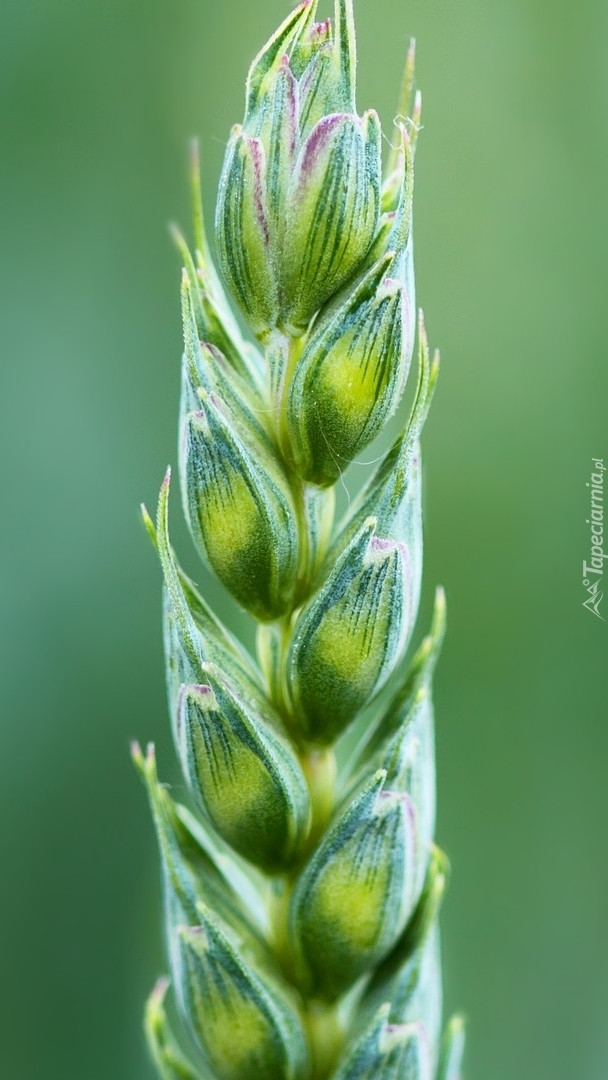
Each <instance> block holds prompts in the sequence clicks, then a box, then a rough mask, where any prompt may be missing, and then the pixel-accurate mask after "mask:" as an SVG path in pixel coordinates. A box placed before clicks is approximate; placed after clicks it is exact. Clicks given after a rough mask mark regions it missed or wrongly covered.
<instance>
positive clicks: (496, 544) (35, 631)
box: [0, 0, 608, 1080]
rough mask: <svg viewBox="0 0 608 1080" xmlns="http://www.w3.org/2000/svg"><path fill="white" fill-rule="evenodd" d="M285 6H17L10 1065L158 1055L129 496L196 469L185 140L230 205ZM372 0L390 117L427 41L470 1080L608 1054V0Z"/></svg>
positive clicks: (5, 43) (458, 936)
mask: <svg viewBox="0 0 608 1080" xmlns="http://www.w3.org/2000/svg"><path fill="white" fill-rule="evenodd" d="M287 7H288V4H287V3H284V2H283V0H258V2H256V3H255V4H253V3H250V2H246V0H223V2H222V3H221V4H219V3H218V4H213V5H211V4H209V3H208V2H207V0H171V2H169V0H146V2H144V0H86V3H78V2H77V0H53V2H51V0H20V2H17V0H8V2H7V0H4V3H3V4H2V32H1V35H0V125H1V147H2V149H1V159H2V163H1V166H0V188H1V210H0V213H1V215H2V220H1V231H0V237H1V255H0V266H1V279H2V286H1V289H0V306H1V308H2V315H1V327H2V330H1V334H2V366H1V373H0V380H1V398H0V401H1V407H2V414H3V418H2V425H1V431H0V440H1V442H2V460H3V462H4V474H3V477H4V480H3V483H4V493H3V497H2V505H3V511H2V528H1V532H0V544H1V552H2V559H1V571H0V572H1V574H2V594H1V595H2V604H1V612H0V633H1V657H2V669H3V674H2V686H1V690H0V694H1V716H2V726H1V740H2V744H1V755H0V799H1V810H0V835H1V850H2V855H1V866H2V877H1V884H0V936H1V938H2V943H1V946H0V955H1V956H2V973H3V975H2V990H1V994H2V1001H1V1002H0V1026H1V1028H2V1032H1V1034H0V1071H1V1072H2V1075H4V1076H6V1077H11V1080H55V1078H58V1080H107V1078H108V1077H110V1076H111V1077H115V1078H120V1080H122V1078H124V1080H150V1078H151V1076H152V1073H151V1070H150V1067H149V1065H148V1063H147V1059H146V1053H145V1048H144V1046H143V1040H142V1037H141V1035H140V1012H141V1003H142V1000H143V998H144V996H145V994H146V993H147V991H148V988H149V986H150V985H151V982H152V980H153V979H154V978H155V976H156V975H157V973H159V972H160V971H161V970H162V966H163V960H162V948H161V945H160V934H159V908H158V903H159V888H158V884H157V867H156V856H155V851H154V845H153V840H152V833H151V826H150V824H149V822H148V816H147V811H146V807H145V800H144V794H143V791H142V789H141V785H140V784H139V782H138V780H137V778H136V776H135V774H134V773H133V770H132V768H131V766H130V763H129V760H128V741H129V739H130V738H132V737H137V738H139V739H141V740H144V741H145V740H148V739H154V740H156V742H157V744H158V747H159V755H160V766H161V770H162V772H163V775H165V776H167V775H173V773H172V770H173V765H172V763H171V750H170V746H169V739H168V733H167V721H166V717H165V699H164V687H163V675H162V661H161V642H160V627H159V588H160V581H159V571H158V568H157V565H156V561H155V558H154V555H153V553H152V551H151V549H150V547H149V545H148V542H147V540H146V538H145V536H144V534H143V530H142V529H141V527H140V524H139V520H138V511H137V507H138V503H139V501H140V499H142V498H143V499H145V500H146V501H147V502H148V503H149V504H154V502H155V498H156V492H157V488H158V485H159V482H160V479H161V477H162V473H163V471H164V468H165V466H166V464H167V462H168V461H174V460H175V449H174V443H175V419H176V407H177V393H178V365H179V354H180V331H179V321H178V281H179V262H178V258H177V256H176V255H175V253H174V251H173V249H172V246H171V243H170V241H169V239H168V236H167V232H166V228H165V225H166V222H167V221H168V220H169V219H172V218H175V219H177V220H178V221H180V222H181V223H183V224H184V225H187V224H188V194H187V183H186V162H187V144H188V140H189V138H190V136H191V135H192V134H195V133H198V134H199V135H200V136H201V141H202V152H203V159H204V182H205V194H206V200H207V207H208V213H209V216H211V214H212V206H213V199H214V195H213V192H214V189H215V185H216V183H217V177H218V173H219V168H220V164H221V159H222V153H223V146H224V144H225V140H226V138H227V134H228V131H229V127H230V125H231V124H232V123H233V122H235V121H237V120H239V119H240V118H241V115H242V108H243V87H244V77H245V74H246V69H247V66H248V63H249V61H250V59H251V58H252V56H253V54H254V52H255V51H256V50H257V49H258V47H259V46H260V45H261V44H262V43H263V41H264V40H265V39H266V37H267V36H268V35H269V34H270V32H271V31H272V30H273V29H274V27H275V25H276V24H277V23H278V22H279V20H280V19H281V18H282V17H283V15H284V14H285V13H286V10H287ZM357 9H358V10H357V16H358V27H359V56H360V64H359V72H360V81H359V104H360V107H364V106H369V105H372V104H373V105H376V106H377V107H378V108H379V110H380V113H381V116H382V118H383V121H384V123H385V125H386V126H389V125H390V122H391V120H392V117H393V114H394V111H395V107H394V102H395V99H396V94H397V90H398V84H399V80H400V73H401V65H402V61H403V57H404V53H405V49H406V44H407V40H408V38H409V36H410V35H411V34H415V35H416V37H417V38H418V46H419V62H418V76H419V84H420V85H421V86H422V87H423V90H424V124H425V131H424V133H423V136H422V139H421V143H420V147H419V156H418V172H417V192H416V208H417V222H416V229H417V271H418V288H419V300H420V301H421V302H422V303H423V304H424V307H425V312H426V317H427V325H428V328H429V333H430V336H431V339H432V342H433V343H438V344H440V345H441V348H442V356H443V372H442V376H441V381H440V388H439V391H438V394H437V397H436V401H435V404H434V407H433V411H432V414H431V418H430V420H429V423H428V425H427V430H426V433H425V450H426V534H427V546H426V578H425V581H426V592H425V605H424V613H423V614H424V615H425V616H426V615H428V611H429V604H430V597H431V594H432V588H433V586H434V584H435V582H437V581H442V582H443V583H444V584H445V586H446V588H447V592H448V600H449V608H450V632H449V637H448V642H447V645H446V648H445V653H444V657H443V660H442V663H441V666H440V669H439V677H438V685H437V691H436V702H437V714H438V759H439V784H440V820H439V839H440V842H441V843H442V845H443V846H444V847H445V848H446V849H447V851H448V853H449V855H450V857H451V859H452V863H453V868H454V872H453V880H452V885H451V888H450V892H449V897H448V900H447V902H446V905H445V909H444V915H443V928H444V952H445V963H446V994H447V1001H448V1006H449V1007H450V1008H453V1007H460V1008H462V1009H464V1010H465V1012H466V1013H467V1016H468V1018H469V1040H470V1041H469V1048H468V1054H467V1070H466V1075H467V1078H468V1080H514V1078H516V1080H538V1078H539V1077H542V1078H544V1077H549V1076H550V1077H551V1078H552V1080H605V1078H606V1076H608V933H607V928H606V924H607V921H608V841H607V839H606V833H607V823H608V813H607V811H608V795H607V788H608V785H607V772H608V723H607V720H608V674H607V668H608V665H607V662H606V661H607V636H606V635H607V632H608V630H607V627H606V624H605V623H604V622H602V621H600V620H599V619H597V618H595V617H594V616H593V615H592V614H591V613H589V612H587V611H585V610H584V609H583V607H582V601H583V599H585V593H584V590H583V587H582V584H581V566H582V560H583V559H584V558H585V557H586V556H587V555H588V554H589V543H588V527H587V526H586V525H585V518H586V516H587V513H588V492H587V489H586V488H585V483H586V481H587V480H588V479H589V473H590V471H591V462H590V459H591V456H592V455H593V456H600V457H604V459H605V460H606V463H607V464H608V425H607V423H606V413H607V403H608V395H607V390H608V375H607V364H606V359H607V355H608V349H607V347H608V325H607V318H606V313H607V303H606V283H607V281H608V266H607V262H608V257H607V247H608V243H607V242H608V200H607V199H606V191H607V187H608V68H607V66H606V55H607V54H608V6H607V5H606V3H605V0H579V2H578V3H577V4H565V3H561V2H559V0H491V2H490V0H485V2H482V0H460V2H459V3H456V2H454V0H435V2H433V3H429V0H407V2H405V0H403V2H402V0H373V2H372V0H358V3H357ZM176 510H177V500H176V499H174V511H176ZM177 516H178V515H177V513H175V514H174V517H175V525H174V532H175V537H176V540H178V541H179V542H180V543H181V545H182V548H184V547H187V542H186V541H185V538H184V533H183V528H180V526H179V524H178V521H177ZM191 565H192V564H191ZM603 614H604V616H605V618H607V619H608V599H606V600H605V601H604V607H603ZM231 617H232V616H231ZM421 628H422V629H423V627H422V624H421ZM252 1080H253V1078H252Z"/></svg>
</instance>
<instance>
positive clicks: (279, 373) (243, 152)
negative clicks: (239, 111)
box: [133, 0, 464, 1080]
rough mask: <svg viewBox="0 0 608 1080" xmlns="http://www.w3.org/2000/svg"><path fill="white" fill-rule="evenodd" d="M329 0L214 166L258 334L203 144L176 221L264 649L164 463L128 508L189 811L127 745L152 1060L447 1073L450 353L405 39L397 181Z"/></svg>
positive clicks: (204, 442) (212, 478) (213, 490)
mask: <svg viewBox="0 0 608 1080" xmlns="http://www.w3.org/2000/svg"><path fill="white" fill-rule="evenodd" d="M316 8H317V0H305V2H304V3H301V4H300V6H299V7H297V8H296V9H295V11H293V12H292V14H291V15H289V16H288V17H287V19H285V21H284V22H283V23H282V25H281V26H280V27H279V29H278V30H277V31H276V33H275V34H274V35H273V36H272V37H271V39H270V40H269V41H268V43H267V44H266V45H265V46H264V48H263V49H262V50H261V51H260V53H259V54H258V56H257V57H256V59H255V60H254V62H253V65H252V67H251V70H250V72H249V76H248V78H247V85H246V105H245V117H244V120H243V123H242V124H240V125H237V126H236V127H235V128H234V129H233V131H232V134H231V136H230V139H229V142H228V145H227V150H226V156H225V161H224V168H223V171H222V175H221V180H220V185H219V194H218V199H217V207H216V219H215V225H216V243H217V253H218V259H219V264H220V268H221V271H222V274H223V278H224V280H225V282H226V284H227V287H228V290H229V292H230V294H231V295H232V298H233V299H234V301H235V302H236V304H237V306H238V308H239V309H240V313H241V316H243V317H244V319H245V320H246V322H247V324H248V327H249V330H250V331H251V336H252V339H254V341H255V343H253V341H250V342H248V341H246V340H245V339H244V337H243V335H242V334H241V331H240V329H239V326H238V323H237V320H236V318H235V316H234V314H233V312H232V310H231V308H230V305H229V303H228V300H227V299H226V294H225V293H224V289H223V287H222V284H221V282H220V278H219V276H218V274H217V272H216V270H215V267H214V265H213V263H212V261H211V257H210V253H209V245H208V242H207V238H206V235H205V230H204V225H203V214H202V206H201V198H200V181H199V170H198V161H197V158H196V152H195V153H194V155H193V172H192V180H193V194H194V218H195V221H194V226H195V228H194V231H195V249H194V252H193V253H191V252H190V250H189V249H188V246H187V244H186V242H185V240H184V239H183V238H182V237H181V235H180V234H177V233H176V239H177V242H178V246H179V249H180V251H181V254H182V258H183V264H184V270H183V277H182V316H183V332H184V354H183V369H182V396H181V407H180V424H179V427H180V434H179V479H180V488H181V497H182V505H183V509H184V514H185V517H186V520H187V522H188V526H189V528H190V532H191V535H192V540H193V543H194V545H195V547H196V548H197V550H198V552H199V554H200V556H201V558H202V559H203V560H204V562H205V564H206V565H207V567H208V568H209V569H210V570H211V571H212V572H213V573H214V574H215V575H216V576H217V577H218V578H219V579H220V581H221V582H222V583H223V585H224V586H225V587H226V589H228V591H229V592H230V593H231V594H232V596H233V597H234V599H235V600H236V601H237V603H238V604H240V605H241V607H242V608H243V609H244V610H245V612H247V613H248V615H249V616H250V617H251V618H252V619H253V620H254V621H255V623H256V625H257V639H256V640H257V656H256V657H255V658H254V657H252V656H251V655H249V654H248V653H247V652H246V650H245V649H244V648H243V646H242V645H241V644H240V643H239V642H238V641H237V640H236V639H235V638H234V637H233V636H232V635H231V634H230V633H229V632H228V630H227V629H226V628H225V627H224V626H223V625H222V623H221V621H220V619H219V618H218V616H217V615H216V614H215V613H214V612H213V611H211V610H210V608H209V607H208V605H207V603H206V601H205V599H204V598H203V597H202V596H201V595H200V593H199V592H198V590H197V588H196V587H195V585H194V584H193V582H192V581H190V579H189V578H188V577H187V576H186V575H185V573H184V572H183V570H182V569H181V567H180V565H179V563H178V561H177V559H176V556H175V554H174V552H173V549H172V546H171V542H170V538H169V492H170V473H167V476H166V477H165V480H164V482H163V485H162V488H161V493H160V498H159V504H158V514H157V520H156V524H153V523H152V521H151V519H150V517H149V516H148V514H147V512H145V511H144V520H145V524H146V527H147V529H148V532H149V534H150V536H151V538H152V541H153V543H154V545H155V547H156V549H157V552H158V555H159V557H160V562H161V566H162V571H163V578H164V590H163V597H164V599H163V618H164V641H165V656H166V673H167V691H168V697H169V711H170V717H171V726H172V732H173V739H174V743H175V750H176V753H177V756H178V760H179V763H180V766H181V769H182V772H183V776H184V782H185V789H187V790H188V791H189V794H190V796H191V800H192V807H193V809H192V810H189V809H187V808H186V807H184V806H182V805H180V804H179V803H177V802H175V801H174V799H173V797H172V795H171V794H170V792H169V791H168V790H167V788H166V787H164V786H163V785H162V784H161V783H160V782H159V779H158V775H157V770H156V759H155V755H154V749H153V747H149V748H148V751H147V753H146V754H143V753H142V751H141V750H140V748H139V746H138V745H137V744H135V745H134V748H133V758H134V761H135V764H136V766H137V768H138V771H139V772H140V774H141V776H142V778H143V780H144V783H145V786H146V790H147V794H148V798H149V802H150V807H151V811H152V816H153V820H154V824H155V829H156V833H157V837H158V843H159V849H160V857H161V867H162V881H163V896H164V909H165V911H164V916H165V930H166V940H167V956H168V966H169V972H170V975H169V977H163V978H162V979H160V980H159V982H158V983H157V985H156V987H155V989H154V990H153V992H152V994H151V997H150V999H149V1002H148V1005H147V1008H146V1017H145V1030H146V1035H147V1039H148V1044H149V1047H150V1052H151V1055H152V1058H153V1060H154V1063H155V1066H156V1068H157V1070H158V1075H159V1076H160V1077H161V1078H162V1080H460V1077H461V1059H462V1050H463V1042H464V1034H463V1023H462V1020H461V1018H460V1017H454V1018H453V1019H452V1020H451V1021H450V1023H449V1024H448V1025H447V1028H446V1031H445V1034H444V1035H443V1036H442V990H441V965H440V950H439V932H438V922H437V917H438V911H439V907H440V904H441V900H442V897H443V893H444V890H445V885H446V880H447V862H446V859H445V856H444V855H443V854H442V853H441V852H440V851H439V849H437V848H436V847H435V845H434V840H433V838H434V830H435V764H434V718H433V705H432V678H433V671H434V668H435V664H436V661H437V657H438V654H439V650H440V647H441V642H442V639H443V634H444V630H445V601H444V597H443V593H442V591H441V590H438V591H437V594H436V602H435V613H434V618H433V624H432V627H431V631H430V634H429V635H428V637H426V638H425V639H424V640H423V642H422V644H421V645H420V647H419V648H418V650H417V651H416V652H414V654H413V656H412V657H411V659H410V660H409V662H408V660H407V657H408V654H409V652H410V646H411V641H412V634H413V631H414V626H415V622H416V617H417V612H418V604H419V600H420V590H421V579H422V506H421V458H420V440H421V434H422V429H423V425H424V421H425V419H426V415H427V412H428V409H429V405H430V403H431V399H432V396H433V391H434V388H435V383H436V380H437V372H438V356H437V355H436V354H435V355H434V356H431V353H430V351H429V347H428V342H427V337H426V332H425V328H424V322H423V319H422V314H421V313H420V314H419V315H418V316H416V307H415V294H414V272H413V239H412V237H413V233H412V199H413V178H414V153H415V148H416V140H417V134H418V128H419V121H420V98H419V95H417V94H414V91H413V85H414V47H413V43H412V46H411V48H410V51H409V53H408V57H407V63H406V70H405V77H404V83H403V91H402V98H401V102H400V106H399V116H398V122H397V123H396V127H395V130H394V132H393V133H392V137H391V141H392V144H393V145H392V149H391V152H390V154H389V160H388V162H387V164H386V166H385V169H384V176H383V170H382V161H381V146H382V135H381V130H380V122H379V120H378V117H377V115H376V113H375V112H373V111H368V112H366V113H364V114H363V115H361V116H360V115H359V114H358V112H357V106H356V100H355V73H356V43H355V30H354V18H353V10H352V0H336V3H335V15H334V19H333V22H332V20H329V19H327V20H325V21H324V22H318V21H316ZM416 330H417V336H418V346H417V367H418V374H417V384H416V386H415V387H412V388H411V391H410V394H409V397H410V399H411V404H410V406H409V410H407V411H409V417H408V419H407V420H406V421H405V422H403V421H402V422H401V430H400V434H399V435H398V437H397V438H396V440H395V442H394V443H393V445H392V446H391V448H390V449H389V450H388V451H387V452H386V453H385V454H384V456H383V457H380V458H379V459H378V462H379V463H378V465H377V467H376V469H375V471H374V472H373V474H372V475H371V476H370V478H369V479H368V481H367V482H366V484H365V485H364V487H363V489H362V490H361V491H360V492H359V493H358V494H357V495H355V496H354V498H353V500H352V502H351V504H350V506H349V509H348V511H347V512H346V514H345V516H344V517H343V518H342V520H340V521H338V522H337V523H334V503H335V499H334V490H335V485H336V483H337V482H338V481H339V480H340V479H341V477H342V474H343V472H344V471H345V469H346V468H347V467H348V465H349V463H350V462H352V461H353V460H355V459H357V458H359V457H360V455H361V454H362V452H363V451H365V449H366V448H367V447H368V446H369V445H370V444H371V443H372V441H373V440H374V439H375V438H376V436H377V435H378V434H379V433H380V432H381V431H382V430H383V428H384V426H385V424H386V423H387V421H388V419H389V418H390V417H391V416H393V415H394V414H395V413H397V412H398V411H401V412H402V413H404V412H405V411H406V410H405V408H404V406H403V397H404V394H405V393H406V391H407V387H408V374H409V372H410V368H411V364H412V359H413V356H414V354H415V352H416V350H415V338H416ZM170 984H172V991H173V992H172V995H171V1000H172V1001H173V1005H172V1015H168V1014H167V1012H166V1009H165V998H166V994H167V990H168V987H169V985H170ZM174 1030H175V1031H176V1034H174ZM183 1040H186V1050H182V1049H181V1048H180V1043H181V1042H183Z"/></svg>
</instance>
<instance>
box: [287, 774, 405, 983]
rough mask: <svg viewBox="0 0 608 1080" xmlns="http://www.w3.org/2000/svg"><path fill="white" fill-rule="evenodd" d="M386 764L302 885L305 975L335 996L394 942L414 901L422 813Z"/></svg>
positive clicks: (296, 917) (295, 902)
mask: <svg viewBox="0 0 608 1080" xmlns="http://www.w3.org/2000/svg"><path fill="white" fill-rule="evenodd" d="M385 781H386V774H385V773H383V772H379V773H377V774H376V776H375V777H373V779H372V780H371V781H370V782H369V783H368V784H367V785H366V786H365V787H364V788H363V789H362V791H361V792H360V793H359V794H358V796H356V797H355V798H354V799H353V801H352V802H351V803H350V804H349V805H348V806H347V808H346V809H345V810H344V812H343V813H342V814H341V815H340V816H339V817H338V819H337V821H336V822H335V823H334V824H333V825H332V827H331V828H330V829H329V831H328V832H327V834H326V836H325V837H324V839H323V840H322V842H321V844H320V845H319V847H318V848H317V850H316V852H315V854H314V855H313V857H312V859H311V860H310V862H309V864H308V865H307V866H306V868H305V869H304V871H303V873H302V875H301V877H300V878H299V880H298V882H297V884H296V887H295V889H294V894H293V899H292V903H291V908H290V930H291V935H292V939H293V942H294V947H295V949H296V954H297V957H298V962H299V965H300V967H301V970H302V978H303V980H304V985H305V986H306V988H307V990H308V991H309V992H310V993H311V994H312V996H314V997H320V998H322V999H327V1000H329V1001H332V1000H333V999H334V998H336V997H337V996H339V995H340V994H342V993H344V991H345V990H348V988H349V987H350V986H351V985H352V983H353V982H355V980H356V979H357V978H359V976H360V975H363V974H364V972H366V971H368V970H369V968H370V967H372V965H374V964H377V963H378V962H379V961H380V960H381V959H382V958H383V956H385V955H386V953H387V952H388V950H389V949H390V948H391V947H392V945H394V943H395V941H396V939H397V937H398V936H399V934H400V933H401V931H402V930H403V928H404V926H405V923H406V922H407V919H408V917H409V916H410V914H411V912H412V909H413V906H414V905H413V899H414V898H413V895H412V893H413V859H414V830H415V813H414V809H413V807H412V804H411V800H410V799H409V797H408V796H407V795H403V794H401V793H398V792H392V791H389V790H385V787H384V785H385Z"/></svg>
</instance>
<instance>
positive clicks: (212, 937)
mask: <svg viewBox="0 0 608 1080" xmlns="http://www.w3.org/2000/svg"><path fill="white" fill-rule="evenodd" d="M177 937H178V943H179V946H178V947H179V950H180V953H181V970H182V972H183V976H182V981H181V984H180V985H179V986H178V987H176V989H177V992H178V1000H179V1003H180V1007H181V1010H182V1013H183V1015H184V1018H185V1020H186V1022H187V1023H188V1025H189V1027H190V1029H191V1031H192V1033H193V1035H194V1036H195V1038H196V1039H197V1041H198V1042H199V1043H200V1045H201V1048H202V1049H203V1051H204V1053H205V1055H206V1057H207V1059H208V1060H209V1062H210V1064H211V1067H212V1068H213V1071H214V1073H215V1074H216V1075H217V1077H218V1080H244V1078H245V1077H252V1078H253V1077H255V1078H256V1080H304V1078H305V1077H306V1076H307V1073H308V1048H307V1046H306V1040H305V1036H304V1031H303V1028H302V1023H301V1020H300V1018H299V1016H298V1013H297V1011H296V1007H295V1004H294V1002H293V1000H292V998H291V995H290V992H289V990H288V988H287V985H286V984H282V985H281V984H280V983H279V982H278V981H271V980H270V978H269V977H268V976H267V975H264V974H262V973H261V972H260V971H259V970H257V968H256V967H255V966H254V965H253V964H252V963H251V962H250V961H249V959H247V958H245V957H244V956H243V955H242V953H241V952H240V950H239V948H238V946H236V945H235V943H234V942H233V941H232V940H230V937H229V936H228V934H227V933H226V932H225V929H224V928H222V926H221V924H220V922H219V921H218V919H217V917H216V916H215V915H214V913H213V912H212V911H211V910H209V909H208V908H205V907H202V908H201V910H200V913H199V923H198V925H197V926H196V927H181V928H179V929H178V931H177Z"/></svg>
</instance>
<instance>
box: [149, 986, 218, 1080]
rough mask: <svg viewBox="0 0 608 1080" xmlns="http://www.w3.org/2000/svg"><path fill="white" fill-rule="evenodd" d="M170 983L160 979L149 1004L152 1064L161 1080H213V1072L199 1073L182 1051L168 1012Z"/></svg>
mask: <svg viewBox="0 0 608 1080" xmlns="http://www.w3.org/2000/svg"><path fill="white" fill-rule="evenodd" d="M168 988H169V980H168V979H159V980H158V982H157V984H156V986H155V987H154V990H153V991H152V993H151V994H150V997H149V998H148V1001H147V1003H146V1011H145V1017H144V1030H145V1033H146V1040H147V1043H148V1048H149V1050H150V1054H151V1056H152V1060H153V1061H154V1064H155V1065H156V1068H157V1069H158V1072H159V1074H160V1077H161V1080H213V1077H212V1076H211V1074H210V1073H209V1072H206V1071H205V1072H201V1071H200V1070H196V1069H195V1068H194V1066H193V1065H191V1064H190V1062H189V1061H188V1059H187V1058H186V1057H184V1055H183V1054H182V1052H181V1050H180V1049H179V1047H178V1045H177V1043H176V1041H175V1038H174V1036H173V1033H172V1031H171V1028H170V1026H169V1021H168V1018H167V1014H166V1012H165V1005H164V1000H165V994H166V993H167V990H168Z"/></svg>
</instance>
